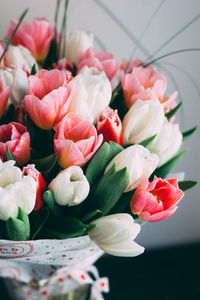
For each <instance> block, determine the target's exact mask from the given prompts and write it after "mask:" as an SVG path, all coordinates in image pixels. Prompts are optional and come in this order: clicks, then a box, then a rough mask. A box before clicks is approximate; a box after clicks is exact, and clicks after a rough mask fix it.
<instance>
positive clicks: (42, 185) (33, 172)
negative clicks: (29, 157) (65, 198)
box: [22, 165, 47, 210]
mask: <svg viewBox="0 0 200 300" xmlns="http://www.w3.org/2000/svg"><path fill="white" fill-rule="evenodd" d="M22 172H23V175H27V176H30V177H32V178H33V179H34V180H35V182H36V184H37V191H36V202H35V207H34V210H39V209H40V208H41V207H42V205H43V193H44V191H45V190H46V187H47V185H46V182H45V180H44V177H43V176H42V174H41V173H40V172H39V171H38V170H37V169H36V168H35V165H27V166H26V167H24V168H23V171H22Z"/></svg>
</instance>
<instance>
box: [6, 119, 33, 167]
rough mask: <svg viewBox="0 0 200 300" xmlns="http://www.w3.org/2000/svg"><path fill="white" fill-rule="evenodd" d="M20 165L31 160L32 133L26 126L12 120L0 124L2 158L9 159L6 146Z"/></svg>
mask: <svg viewBox="0 0 200 300" xmlns="http://www.w3.org/2000/svg"><path fill="white" fill-rule="evenodd" d="M7 147H8V148H9V151H10V152H11V154H12V155H13V157H14V159H15V160H16V162H17V164H18V165H19V166H22V165H24V164H25V163H27V162H28V161H29V160H30V155H31V150H30V135H29V133H28V132H27V129H26V127H25V126H23V125H21V124H19V123H16V122H11V123H9V124H4V125H1V126H0V159H2V160H3V161H6V160H7V156H6V148H7Z"/></svg>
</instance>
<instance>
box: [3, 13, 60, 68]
mask: <svg viewBox="0 0 200 300" xmlns="http://www.w3.org/2000/svg"><path fill="white" fill-rule="evenodd" d="M17 24H18V20H16V19H13V20H12V21H11V25H10V27H9V29H8V32H7V37H8V38H10V37H11V35H12V33H13V31H14V29H15V27H16V25H17ZM53 36H54V28H53V27H50V24H49V21H48V20H47V19H45V18H35V19H34V20H33V21H32V22H29V23H25V22H22V23H21V24H20V26H19V28H18V30H17V32H16V33H15V35H14V38H13V39H12V45H15V46H17V45H22V46H24V47H25V48H27V49H28V50H29V51H30V52H31V53H32V55H33V56H34V57H35V58H36V60H37V61H38V62H40V63H41V62H43V61H44V60H45V58H46V56H47V54H48V51H49V47H50V43H51V41H52V39H53Z"/></svg>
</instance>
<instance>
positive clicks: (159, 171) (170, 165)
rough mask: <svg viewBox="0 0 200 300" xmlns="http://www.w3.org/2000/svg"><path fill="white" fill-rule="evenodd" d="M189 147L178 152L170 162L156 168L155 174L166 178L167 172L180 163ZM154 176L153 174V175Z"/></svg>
mask: <svg viewBox="0 0 200 300" xmlns="http://www.w3.org/2000/svg"><path fill="white" fill-rule="evenodd" d="M187 151H188V149H185V150H183V151H182V152H180V153H178V154H176V155H175V156H174V157H172V158H171V159H170V160H169V161H168V162H166V163H165V164H164V165H163V166H161V167H160V168H158V169H156V171H155V172H154V175H156V176H157V177H161V178H165V177H166V176H167V174H168V173H169V172H170V171H171V170H172V169H173V167H174V166H175V165H176V164H177V163H178V161H179V160H180V159H181V158H182V157H183V156H184V155H185V154H186V153H187ZM151 178H153V176H151Z"/></svg>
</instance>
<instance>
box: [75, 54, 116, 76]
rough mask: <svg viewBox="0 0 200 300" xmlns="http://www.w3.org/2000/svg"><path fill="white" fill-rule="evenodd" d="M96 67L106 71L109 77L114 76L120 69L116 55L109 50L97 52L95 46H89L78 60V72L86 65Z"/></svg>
mask: <svg viewBox="0 0 200 300" xmlns="http://www.w3.org/2000/svg"><path fill="white" fill-rule="evenodd" d="M84 66H88V67H95V68H96V69H97V70H98V71H100V72H101V71H105V72H106V74H107V76H108V78H109V79H110V80H111V79H112V77H113V76H114V75H115V73H116V72H117V70H118V64H117V63H116V61H115V59H114V56H113V55H112V54H111V53H109V52H105V51H102V52H96V51H95V50H94V48H89V49H87V50H86V52H84V53H83V54H82V55H81V57H80V59H79V62H78V68H77V69H78V72H79V71H80V70H81V69H82V68H83V67H84Z"/></svg>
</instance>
